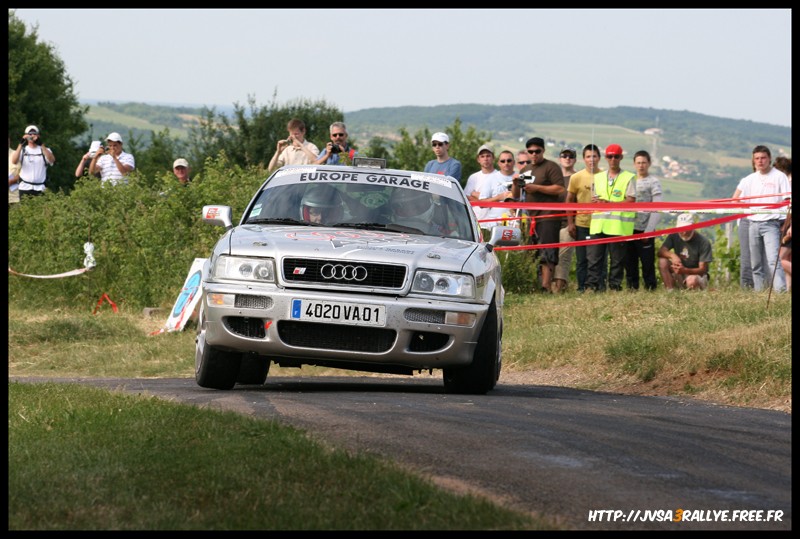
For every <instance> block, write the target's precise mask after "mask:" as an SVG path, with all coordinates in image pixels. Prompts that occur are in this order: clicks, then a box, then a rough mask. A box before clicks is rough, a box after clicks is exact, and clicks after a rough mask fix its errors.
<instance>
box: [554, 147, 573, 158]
mask: <svg viewBox="0 0 800 539" xmlns="http://www.w3.org/2000/svg"><path fill="white" fill-rule="evenodd" d="M564 154H567V155H569V156H570V157H573V158H574V157H575V156H576V155H578V154H577V152H576V151H575V148H573V147H571V146H565V147H563V148H561V153H560V154H558V155H559V157H564Z"/></svg>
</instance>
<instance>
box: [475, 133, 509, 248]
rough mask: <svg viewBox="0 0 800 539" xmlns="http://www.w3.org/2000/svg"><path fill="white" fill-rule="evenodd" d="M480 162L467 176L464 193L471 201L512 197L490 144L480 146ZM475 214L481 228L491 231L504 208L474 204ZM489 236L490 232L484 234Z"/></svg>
mask: <svg viewBox="0 0 800 539" xmlns="http://www.w3.org/2000/svg"><path fill="white" fill-rule="evenodd" d="M477 159H478V164H479V165H480V167H481V169H480V170H479V171H478V172H475V173H474V174H470V176H469V178H467V184H466V185H465V186H464V193H465V194H466V195H467V198H468V199H469V201H470V202H479V201H480V202H503V201H505V199H507V198H510V197H511V191H510V190H509V189H508V185H507V181H506V177H505V176H503V174H502V173H501V172H500V171H499V170H497V169H496V168H494V150H492V148H491V146H489V145H488V144H482V145H481V146H480V147H479V148H478V155H477ZM472 210H473V211H474V212H475V216H476V217H477V218H478V221H479V223H478V224H479V225H480V227H481V230H484V231H491V229H492V228H494V227H496V226H497V225H498V224H500V221H496V220H495V219H499V218H501V217H502V216H503V208H491V207H483V206H472ZM484 237H488V234H484Z"/></svg>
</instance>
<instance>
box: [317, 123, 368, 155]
mask: <svg viewBox="0 0 800 539" xmlns="http://www.w3.org/2000/svg"><path fill="white" fill-rule="evenodd" d="M328 130H329V131H330V134H331V141H330V142H329V143H327V144H326V145H325V149H324V150H322V151H321V152H320V154H319V155H318V156H317V159H316V161H314V164H315V165H322V164H326V165H350V164H351V163H352V162H353V157H355V156H356V155H358V152H357V151H355V150H354V149H353V148H351V147H350V144H348V142H347V137H348V135H347V126H345V125H344V122H333V123H332V124H331V125H330V127H329V128H328Z"/></svg>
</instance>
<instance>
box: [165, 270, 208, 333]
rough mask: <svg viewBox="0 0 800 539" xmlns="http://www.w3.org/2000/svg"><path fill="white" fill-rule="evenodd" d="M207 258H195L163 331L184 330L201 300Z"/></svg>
mask: <svg viewBox="0 0 800 539" xmlns="http://www.w3.org/2000/svg"><path fill="white" fill-rule="evenodd" d="M206 260H207V259H205V258H195V259H194V262H192V267H191V268H190V269H189V275H188V276H187V277H186V281H184V283H183V288H182V289H181V293H180V295H179V296H178V299H177V301H175V306H174V307H173V308H172V311H171V312H170V313H169V319H167V324H166V326H165V327H164V329H163V330H162V331H183V327H184V326H185V325H186V322H187V321H188V320H189V318H190V317H191V316H192V313H193V312H194V309H195V307H197V302H199V301H200V295H201V294H200V282H201V281H202V280H203V264H204V263H205V261H206Z"/></svg>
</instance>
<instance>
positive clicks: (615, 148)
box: [606, 144, 622, 155]
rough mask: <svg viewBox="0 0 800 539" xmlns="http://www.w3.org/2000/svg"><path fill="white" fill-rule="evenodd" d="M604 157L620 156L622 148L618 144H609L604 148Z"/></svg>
mask: <svg viewBox="0 0 800 539" xmlns="http://www.w3.org/2000/svg"><path fill="white" fill-rule="evenodd" d="M606 155H622V146H620V145H619V144H609V145H608V146H606Z"/></svg>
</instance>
